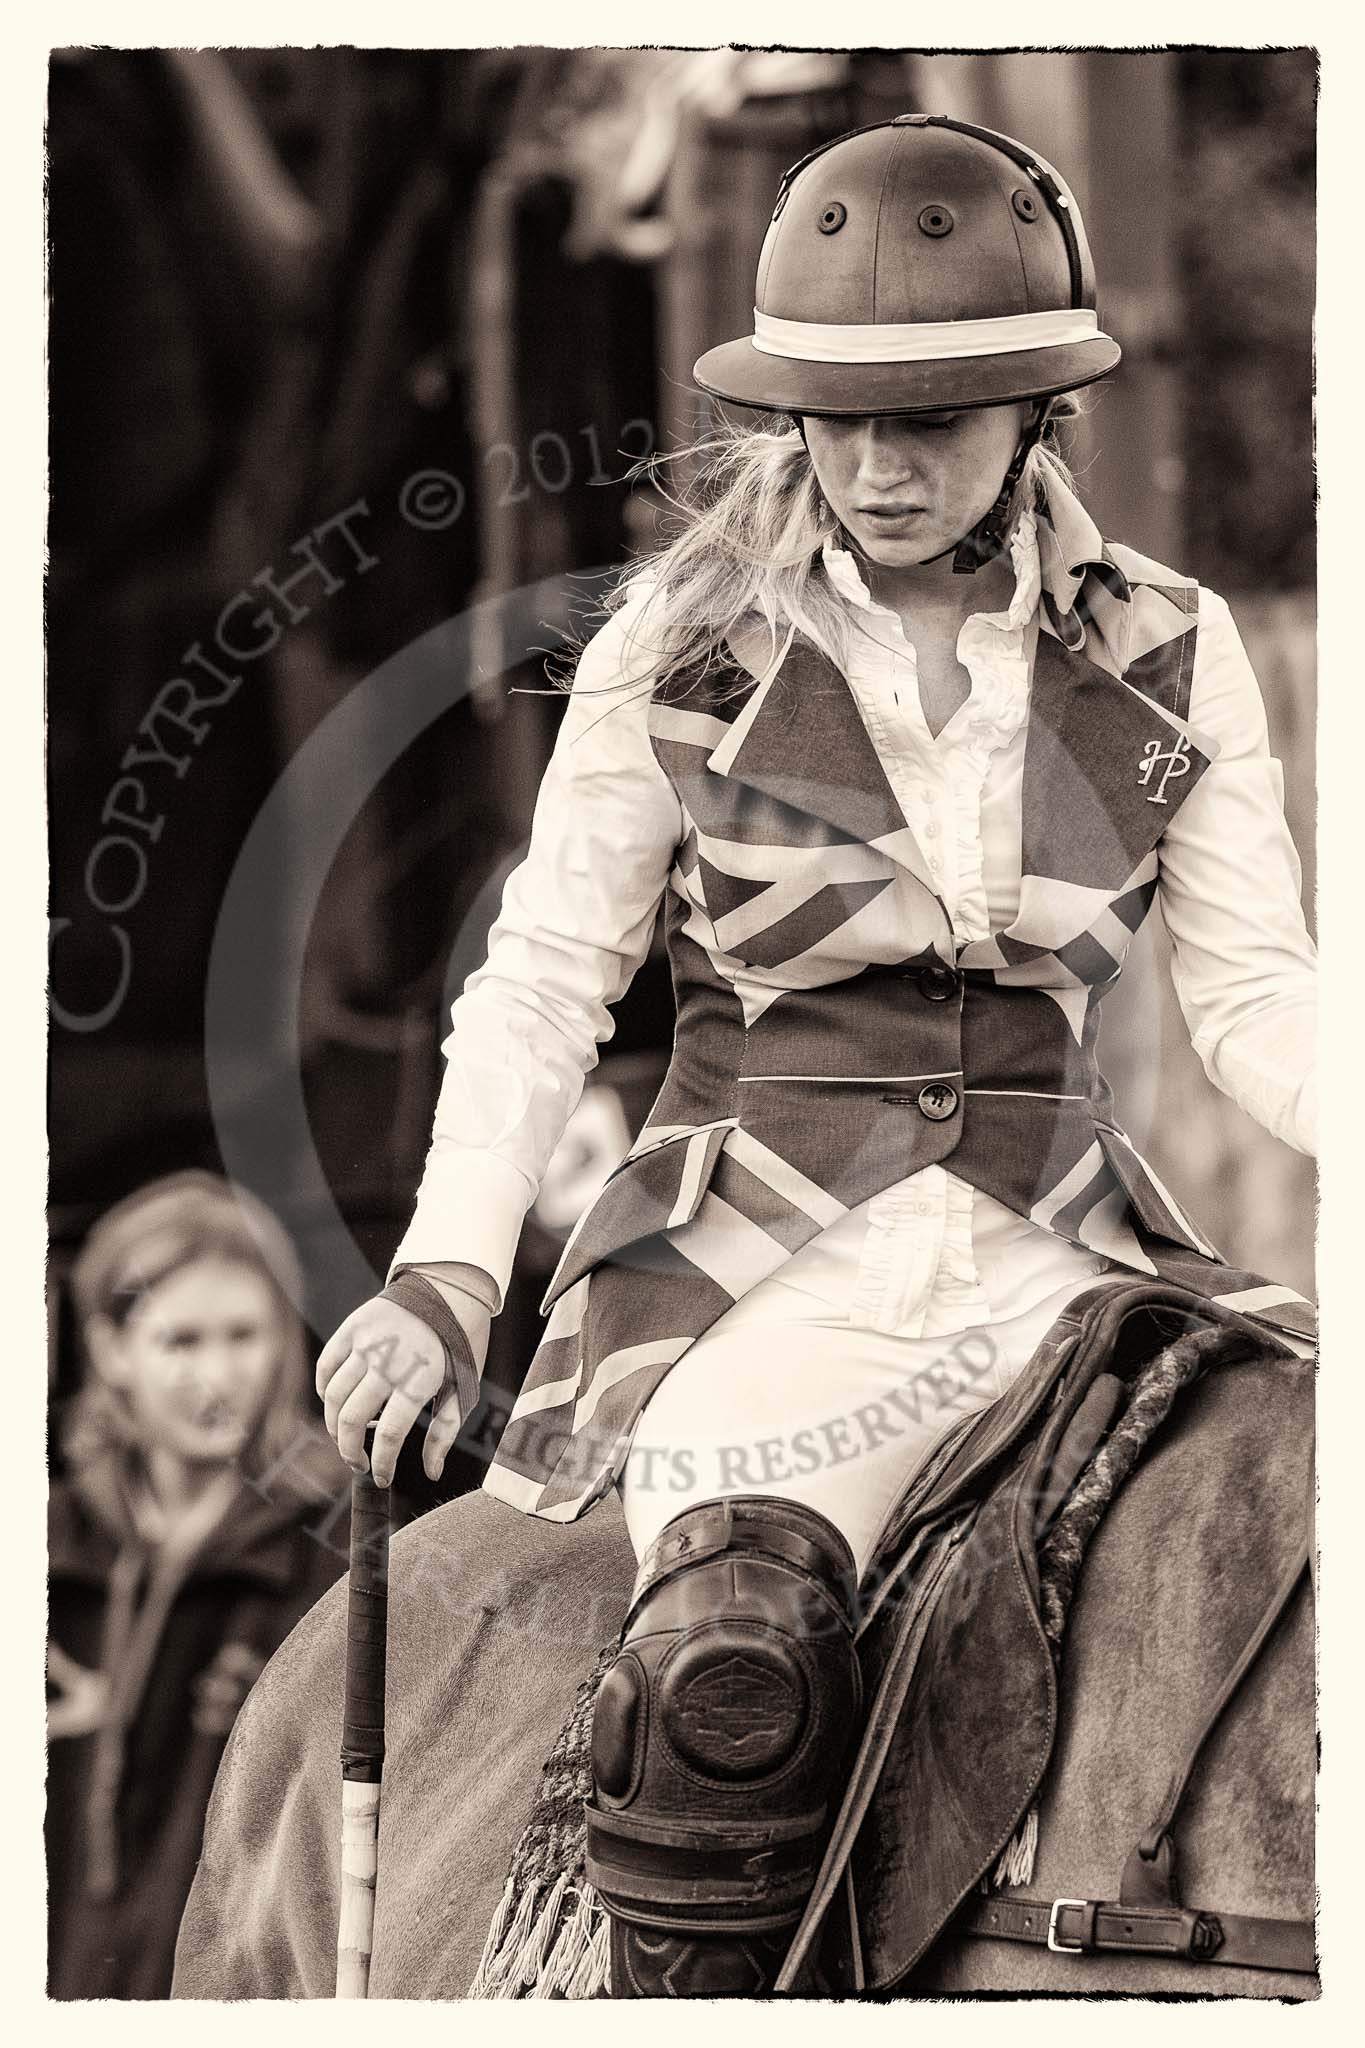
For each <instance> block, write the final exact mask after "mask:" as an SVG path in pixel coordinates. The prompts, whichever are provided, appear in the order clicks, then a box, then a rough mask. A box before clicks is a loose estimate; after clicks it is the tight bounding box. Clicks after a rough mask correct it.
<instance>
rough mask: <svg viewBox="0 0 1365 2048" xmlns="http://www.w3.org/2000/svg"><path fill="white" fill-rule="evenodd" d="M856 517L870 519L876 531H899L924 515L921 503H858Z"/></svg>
mask: <svg viewBox="0 0 1365 2048" xmlns="http://www.w3.org/2000/svg"><path fill="white" fill-rule="evenodd" d="M858 517H859V518H860V519H866V520H868V521H870V523H871V524H872V526H874V527H875V529H876V530H877V532H878V533H899V532H901V531H903V530H904V529H905V528H907V527H909V526H911V525H913V524H914V522H915V520H917V519H922V518H923V517H924V507H923V505H902V504H890V505H860V506H859V507H858Z"/></svg>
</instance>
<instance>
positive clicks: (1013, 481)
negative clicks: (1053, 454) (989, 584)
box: [792, 399, 1047, 576]
mask: <svg viewBox="0 0 1365 2048" xmlns="http://www.w3.org/2000/svg"><path fill="white" fill-rule="evenodd" d="M792 417H793V419H794V420H795V421H796V430H797V432H798V433H799V434H800V436H801V440H802V443H803V444H804V445H805V447H806V448H807V451H808V452H809V446H810V444H809V442H807V441H806V422H805V420H804V419H803V418H802V416H801V414H800V413H794V414H793V415H792ZM1046 420H1047V400H1046V399H1042V400H1041V401H1040V402H1039V403H1038V404H1037V405H1035V407H1034V409H1033V417H1032V418H1031V419H1030V421H1029V423H1028V425H1027V426H1026V427H1025V428H1024V431H1023V433H1022V434H1021V435H1020V437H1019V446H1018V447H1017V448H1016V449H1015V451H1014V456H1013V459H1012V461H1011V463H1010V466H1009V468H1008V469H1007V470H1006V471H1005V475H1004V480H1003V481H1002V483H1001V485H1000V495H999V496H998V497H997V499H996V501H995V503H994V504H993V505H992V506H991V509H990V511H989V512H987V513H985V514H984V516H983V517H982V518H980V519H978V521H977V523H976V525H975V526H974V527H973V528H972V529H971V531H970V533H965V534H964V535H963V536H962V538H961V540H958V541H951V542H950V543H949V544H948V546H947V547H946V548H941V549H940V550H939V552H938V554H936V555H928V556H926V558H925V559H924V561H922V562H920V563H918V564H917V565H916V566H917V567H918V568H921V569H927V568H929V567H930V566H931V565H932V564H933V563H934V562H941V561H943V559H944V558H945V556H947V555H951V556H952V558H953V574H954V575H955V576H972V575H974V574H975V573H976V571H977V570H978V569H983V568H984V567H985V566H986V564H987V562H993V561H995V559H996V557H997V556H998V555H1002V554H1003V553H1004V552H1005V541H1006V529H1007V527H1008V523H1009V516H1010V506H1011V505H1012V504H1013V503H1014V494H1015V492H1016V491H1017V490H1018V488H1019V479H1020V478H1021V477H1022V476H1023V474H1024V464H1025V463H1026V462H1027V461H1028V458H1029V456H1030V455H1031V454H1032V452H1033V450H1034V449H1035V448H1036V447H1037V445H1038V443H1039V441H1040V440H1041V439H1042V437H1043V426H1044V424H1045V422H1046ZM850 538H851V536H850ZM858 552H859V553H861V549H860V550H858Z"/></svg>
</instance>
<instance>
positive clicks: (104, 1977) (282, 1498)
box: [46, 1430, 349, 1999]
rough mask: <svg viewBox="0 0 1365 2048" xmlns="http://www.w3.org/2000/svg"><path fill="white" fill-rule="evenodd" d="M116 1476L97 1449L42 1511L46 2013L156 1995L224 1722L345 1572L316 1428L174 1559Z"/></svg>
mask: <svg viewBox="0 0 1365 2048" xmlns="http://www.w3.org/2000/svg"><path fill="white" fill-rule="evenodd" d="M125 1474H126V1466H125V1461H124V1459H123V1458H122V1457H121V1456H120V1455H119V1454H118V1453H117V1452H115V1451H106V1452H105V1453H103V1454H102V1455H100V1456H99V1457H97V1458H94V1459H92V1460H91V1461H90V1462H88V1463H85V1464H82V1465H80V1466H78V1467H77V1468H76V1469H75V1470H74V1471H73V1472H72V1473H71V1475H70V1476H68V1477H67V1478H65V1479H63V1480H61V1481H60V1482H58V1483H57V1484H56V1485H55V1486H54V1488H53V1490H52V1493H51V1496H50V1502H49V1524H48V1526H49V1537H48V1540H49V1572H50V1613H49V1628H48V1633H49V1639H50V1645H51V1648H50V1652H49V1654H50V1669H49V1700H50V1703H51V1709H52V1712H53V1716H54V1727H53V1733H52V1735H51V1737H50V1739H49V1744H48V1777H47V1815H46V1838H47V1863H48V1994H49V1996H50V1997H52V1998H54V1999H78V1998H164V1997H166V1996H168V1994H169V1991H170V1984H171V1970H172V1964H173V1961H174V1954H175V1940H176V1934H177V1930H178V1928H179V1923H180V1915H181V1912H182V1909H183V1907H184V1903H185V1898H186V1895H187V1894H188V1891H189V1887H190V1883H191V1881H192V1879H193V1876H194V1869H195V1864H196V1862H197V1860H198V1856H199V1847H200V1839H201V1835H202V1830H203V1822H204V1813H205V1809H206V1807H207V1805H208V1799H209V1794H210V1792H211V1790H212V1787H213V1780H214V1774H215V1772H216V1770H217V1767H218V1761H219V1758H220V1756H221V1754H222V1750H223V1745H224V1743H225V1741H226V1739H227V1736H228V1733H229V1731H230V1729H231V1727H232V1723H233V1720H234V1719H235V1717H236V1714H237V1711H238V1709H239V1707H240V1706H241V1703H242V1700H243V1699H244V1698H245V1696H246V1693H247V1691H248V1689H249V1687H250V1686H251V1684H252V1683H253V1681H254V1679H255V1678H256V1676H257V1675H258V1673H259V1672H260V1670H261V1669H262V1667H263V1666H264V1664H265V1663H266V1661H267V1659H268V1658H269V1657H270V1656H271V1654H272V1653H273V1652H274V1650H275V1649H276V1648H277V1647H278V1645H279V1644H280V1643H281V1642H282V1641H283V1640H284V1638H285V1636H286V1635H287V1634H288V1633H289V1631H290V1629H291V1628H292V1627H293V1626H294V1624H295V1622H296V1621H297V1620H298V1619H299V1618H300V1616H301V1615H303V1614H304V1613H305V1612H306V1611H307V1610H308V1608H309V1607H311V1606H312V1605H313V1603H314V1602H315V1601H316V1600H318V1599H319V1598H320V1597H321V1596H322V1594H323V1593H324V1592H325V1591H326V1589H327V1587H328V1586H329V1585H330V1584H331V1583H332V1581H333V1580H334V1579H335V1578H337V1577H338V1576H339V1575H340V1573H341V1572H342V1571H344V1570H345V1567H346V1549H347V1523H346V1506H345V1502H346V1498H347V1495H348V1491H349V1488H348V1482H347V1475H346V1474H345V1472H344V1470H343V1468H342V1466H341V1464H340V1462H339V1460H338V1459H337V1457H336V1454H335V1452H334V1451H333V1450H332V1448H331V1446H330V1444H329V1443H328V1442H327V1441H326V1439H325V1437H323V1435H322V1432H321V1430H318V1431H317V1433H316V1435H314V1434H313V1433H312V1431H311V1430H310V1431H309V1432H308V1434H307V1435H305V1436H304V1437H302V1438H301V1439H300V1440H299V1442H298V1443H297V1444H296V1445H295V1447H294V1449H293V1451H292V1452H291V1455H290V1458H289V1463H288V1470H287V1471H286V1472H282V1473H277V1474H265V1475H262V1476H259V1477H245V1476H244V1477H243V1478H242V1480H241V1483H240V1485H239V1487H238V1490H237V1492H236V1494H235V1495H234V1496H233V1497H232V1498H231V1499H230V1501H229V1504H228V1506H227V1508H226V1510H225V1512H224V1513H223V1515H222V1516H221V1518H220V1519H219V1520H218V1522H217V1524H216V1525H215V1526H214V1527H213V1528H211V1529H210V1530H209V1531H208V1532H207V1534H206V1535H204V1536H202V1537H201V1538H199V1539H198V1541H197V1542H196V1543H194V1544H192V1545H190V1546H189V1547H186V1548H183V1549H179V1550H177V1546H176V1544H175V1540H174V1535H173V1533H172V1534H171V1536H170V1537H168V1539H167V1540H166V1541H164V1542H160V1543H158V1542H155V1541H153V1540H150V1539H149V1538H148V1537H147V1536H146V1535H145V1534H144V1533H142V1532H140V1530H139V1526H138V1520H137V1517H136V1516H135V1513H134V1509H133V1503H132V1499H131V1496H130V1493H129V1490H128V1485H127V1479H126V1476H125ZM339 1725H340V1724H339V1723H338V1728H339ZM63 1726H66V1727H67V1728H69V1729H70V1732H68V1733H63V1732H61V1731H62V1728H63Z"/></svg>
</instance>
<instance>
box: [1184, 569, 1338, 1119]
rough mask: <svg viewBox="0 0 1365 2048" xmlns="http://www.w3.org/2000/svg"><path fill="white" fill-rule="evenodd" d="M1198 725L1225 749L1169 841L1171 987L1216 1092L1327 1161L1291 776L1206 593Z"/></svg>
mask: <svg viewBox="0 0 1365 2048" xmlns="http://www.w3.org/2000/svg"><path fill="white" fill-rule="evenodd" d="M1189 721H1190V724H1191V726H1192V727H1194V728H1195V729H1196V732H1197V733H1198V732H1203V733H1207V734H1209V735H1210V736H1211V737H1212V738H1214V739H1216V740H1217V741H1218V742H1219V745H1220V752H1219V754H1218V758H1217V759H1216V760H1215V761H1213V762H1212V763H1211V765H1210V766H1209V767H1208V768H1206V769H1205V771H1204V774H1203V775H1202V776H1201V778H1200V780H1199V782H1198V784H1197V785H1196V786H1195V788H1194V789H1192V790H1191V792H1190V794H1189V795H1188V796H1187V797H1186V799H1185V801H1184V803H1183V804H1182V805H1181V806H1180V809H1179V810H1178V811H1177V812H1176V814H1175V816H1174V817H1173V818H1172V820H1171V823H1170V824H1169V826H1168V827H1167V828H1166V832H1165V835H1164V836H1163V838H1162V839H1161V841H1160V845H1159V857H1160V894H1161V907H1162V914H1163V916H1164V918H1165V921H1166V928H1167V930H1168V931H1169V933H1170V936H1171V945H1172V960H1171V975H1172V979H1173V980H1174V982H1175V990H1176V995H1177V997H1178V998H1179V1001H1180V1007H1181V1010H1182V1012H1183V1014H1184V1017H1185V1021H1186V1023H1187V1024H1188V1026H1189V1029H1190V1039H1191V1043H1192V1044H1193V1046H1194V1049H1195V1051H1196V1052H1197V1053H1198V1055H1199V1058H1200V1059H1201V1061H1202V1062H1203V1065H1204V1070H1205V1072H1206V1073H1207V1074H1208V1076H1209V1079H1210V1080H1211V1081H1212V1082H1213V1083H1214V1084H1215V1086H1216V1087H1218V1088H1221V1089H1222V1091H1223V1093H1224V1094H1225V1095H1229V1096H1231V1098H1232V1100H1233V1101H1234V1102H1236V1103H1237V1104H1238V1105H1239V1106H1240V1107H1241V1108H1243V1109H1245V1110H1246V1111H1247V1112H1248V1114H1249V1115H1251V1116H1253V1117H1255V1119H1256V1121H1257V1122H1258V1123H1260V1124H1263V1125H1264V1126H1265V1128H1266V1129H1267V1130H1268V1131H1271V1132H1273V1133H1274V1135H1275V1136H1276V1137H1277V1138H1281V1139H1283V1140H1284V1142H1285V1144H1287V1145H1292V1146H1293V1147H1294V1148H1295V1150H1297V1151H1299V1152H1308V1153H1314V1154H1315V1153H1316V1151H1317V1080H1316V1065H1317V1062H1316V1049H1317V996H1316V984H1317V955H1316V952H1315V950H1314V946H1313V941H1312V939H1311V938H1310V937H1309V934H1308V929H1307V926H1306V924H1305V922H1304V915H1303V908H1302V904H1301V901H1300V892H1301V889H1302V884H1303V875H1302V870H1301V868H1300V865H1299V857H1298V853H1297V851H1296V850H1295V846H1294V842H1293V840H1292V839H1291V837H1290V834H1289V827H1288V826H1287V825H1286V823H1285V817H1284V774H1283V771H1282V769H1281V767H1280V763H1279V762H1278V761H1277V760H1276V759H1275V758H1274V757H1273V755H1272V754H1271V752H1270V747H1269V739H1268V734H1267V729H1266V716H1265V705H1264V703H1263V702H1262V699H1261V692H1260V687H1259V685H1258V684H1257V681H1256V677H1255V674H1254V673H1253V671H1252V667H1251V663H1250V662H1249V660H1248V659H1247V654H1246V649H1245V648H1244V647H1243V645H1242V641H1241V636H1240V635H1239V633H1238V631H1237V628H1236V626H1235V625H1234V623H1233V620H1232V614H1231V613H1230V612H1229V610H1228V607H1227V605H1226V604H1225V603H1224V601H1223V599H1222V598H1221V597H1217V596H1215V595H1214V594H1213V593H1212V592H1211V591H1207V590H1202V591H1201V592H1200V598H1199V638H1198V644H1197V652H1196V656H1195V664H1194V674H1193V677H1192V678H1191V684H1190V706H1189Z"/></svg>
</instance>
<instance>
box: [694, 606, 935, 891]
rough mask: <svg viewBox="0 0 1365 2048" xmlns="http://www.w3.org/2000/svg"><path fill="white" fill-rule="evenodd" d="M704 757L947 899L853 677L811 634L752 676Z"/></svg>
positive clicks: (714, 769)
mask: <svg viewBox="0 0 1365 2048" xmlns="http://www.w3.org/2000/svg"><path fill="white" fill-rule="evenodd" d="M706 765H707V767H708V768H709V769H710V770H711V772H712V773H713V774H716V775H726V776H730V777H732V778H733V779H734V780H735V781H737V782H741V783H745V784H747V785H748V786H749V787H750V788H751V789H756V790H759V791H760V792H761V793H762V794H763V795H765V796H768V797H771V798H774V799H775V800H776V801H778V802H779V803H783V804H788V805H791V806H792V807H793V808H795V809H796V810H799V811H804V812H806V813H807V814H808V815H809V816H812V817H816V818H819V819H821V820H822V821H823V822H824V823H825V824H826V825H829V826H832V827H833V829H834V830H835V832H836V833H837V834H838V835H839V837H840V839H843V840H852V841H861V842H862V843H863V844H864V845H866V846H870V847H872V848H874V849H875V850H876V851H878V852H880V853H884V854H885V855H886V856H887V857H888V858H889V859H890V860H893V861H895V862H896V863H897V865H898V866H900V867H902V868H905V869H907V870H908V872H909V873H910V874H912V875H913V876H914V877H915V879H916V881H918V882H920V883H921V884H922V885H923V887H924V888H926V889H927V890H928V891H929V894H930V895H931V896H932V897H933V898H934V899H935V901H937V902H939V903H940V904H941V902H942V899H941V898H940V897H939V894H938V890H937V888H936V886H935V884H934V882H933V879H932V877H931V874H930V871H929V867H928V864H927V862H926V860H925V857H924V852H923V849H922V848H921V847H920V845H919V843H918V841H917V840H916V838H915V835H914V833H913V832H912V831H911V829H910V827H909V825H908V824H907V823H906V818H905V813H904V811H903V810H902V809H901V807H900V804H899V802H898V801H897V799H896V794H895V791H894V790H893V789H892V787H891V784H890V782H889V781H888V780H887V776H886V771H885V770H884V768H883V767H882V764H881V761H880V760H879V759H878V756H877V750H876V747H875V746H874V745H873V742H872V736H871V734H870V733H869V732H868V730H867V727H866V726H865V725H864V723H863V719H862V714H861V712H860V711H859V709H858V704H857V700H856V699H855V697H854V695H853V692H852V690H851V689H850V687H849V684H848V680H847V678H846V677H845V676H844V675H843V674H842V673H841V672H840V670H839V669H837V668H836V667H835V665H834V663H833V662H832V661H831V660H830V659H829V657H828V656H827V655H826V654H824V653H823V652H822V651H821V650H820V649H819V648H817V647H816V646H815V645H814V643H813V642H811V641H810V640H808V639H805V638H804V637H803V636H801V635H799V634H798V635H797V636H796V638H795V639H794V640H793V641H792V644H791V647H790V649H789V650H788V653H787V656H786V659H785V660H784V661H783V662H782V664H781V666H780V667H779V668H778V669H777V671H776V673H775V674H773V675H771V676H769V677H767V678H766V679H765V680H764V681H762V682H759V683H756V684H755V686H754V688H753V689H752V690H751V691H750V693H749V696H748V699H747V701H746V702H745V704H744V706H743V708H742V709H741V711H740V712H739V714H738V715H737V717H736V718H735V720H734V722H733V724H732V725H731V726H730V729H729V731H728V732H727V734H726V736H725V738H724V739H723V740H722V741H721V742H720V744H719V745H718V746H717V747H715V748H714V749H713V750H712V752H711V753H710V755H709V756H708V757H707V763H706ZM944 915H945V916H946V915H947V912H946V910H945V912H944Z"/></svg>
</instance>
